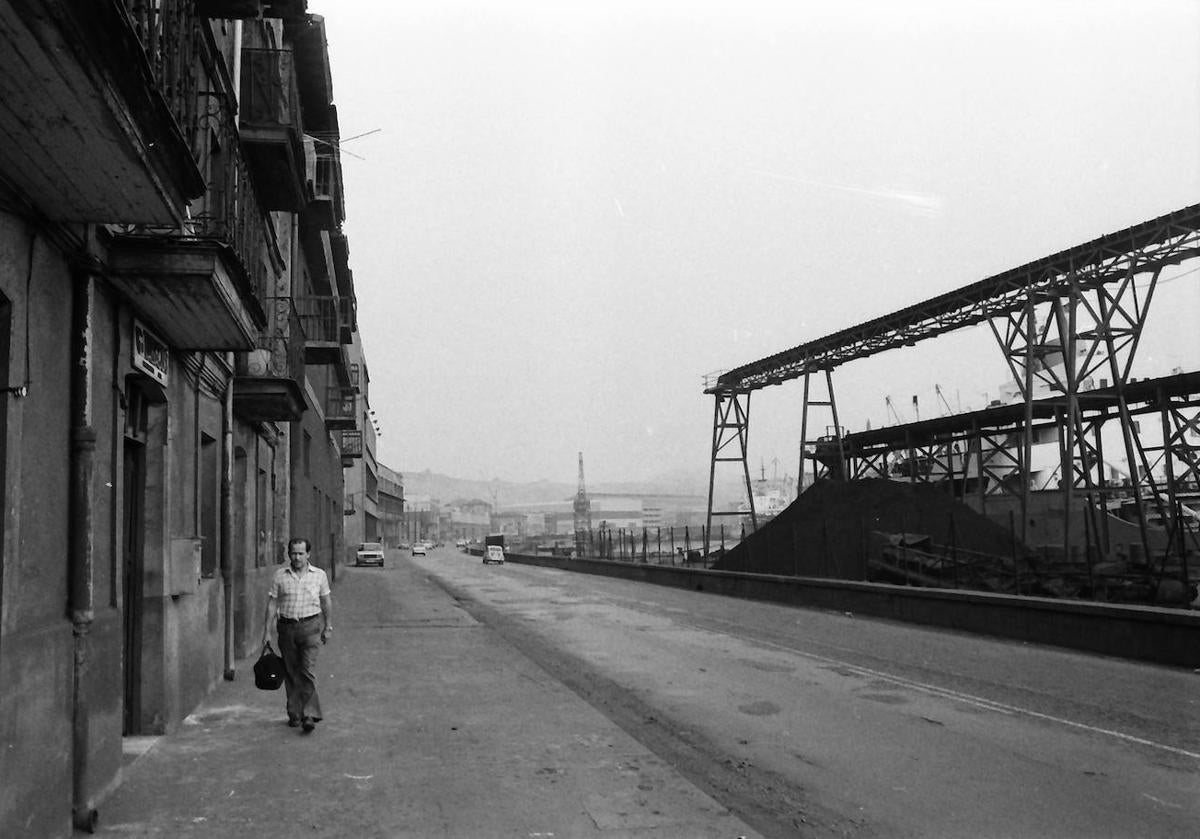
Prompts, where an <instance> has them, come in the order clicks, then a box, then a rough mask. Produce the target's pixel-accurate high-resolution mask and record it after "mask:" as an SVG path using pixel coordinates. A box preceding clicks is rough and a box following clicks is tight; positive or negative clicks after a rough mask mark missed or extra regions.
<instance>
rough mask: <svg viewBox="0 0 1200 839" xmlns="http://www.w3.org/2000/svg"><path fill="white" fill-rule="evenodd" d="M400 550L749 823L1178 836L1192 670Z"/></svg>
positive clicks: (1194, 791)
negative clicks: (411, 556) (412, 556)
mask: <svg viewBox="0 0 1200 839" xmlns="http://www.w3.org/2000/svg"><path fill="white" fill-rule="evenodd" d="M412 562H413V563H414V564H416V565H418V566H419V567H421V568H423V569H424V570H425V571H427V572H428V573H429V575H430V576H431V578H432V579H434V580H436V581H437V582H438V583H439V584H441V585H442V586H444V587H445V588H446V589H447V590H449V591H450V592H451V593H452V594H454V595H455V596H456V597H457V598H458V600H459V602H460V604H461V605H463V606H464V607H465V608H466V609H467V610H468V611H469V612H471V614H472V615H473V616H474V617H475V618H476V619H477V620H480V621H482V622H484V623H486V624H487V625H488V626H489V627H491V628H493V629H495V630H496V631H498V632H500V633H501V634H502V635H503V636H504V637H505V638H507V639H508V640H509V641H510V642H511V643H513V644H514V645H515V646H517V647H518V648H519V649H520V650H521V651H522V652H524V653H525V654H526V655H528V656H530V657H531V658H533V659H534V660H535V661H537V662H538V663H539V664H540V665H541V666H542V667H544V668H545V669H546V670H547V671H548V672H549V673H551V674H552V675H553V676H555V677H556V678H558V679H559V680H560V681H562V682H563V683H564V684H566V685H567V686H568V687H570V688H571V689H573V690H574V691H575V692H576V693H577V694H579V695H580V696H583V697H584V698H586V699H587V700H588V701H589V702H591V703H592V704H593V705H594V706H595V707H596V708H598V709H599V710H601V711H603V712H604V713H605V714H607V715H608V716H609V717H610V718H611V719H613V720H615V721H616V722H618V723H619V724H620V725H621V726H622V728H624V729H625V730H626V731H627V732H629V733H630V734H632V735H633V736H634V737H635V738H637V739H638V740H639V741H640V742H642V743H643V744H645V745H646V746H648V747H649V748H651V749H652V750H653V751H654V752H655V753H656V754H658V755H659V756H660V757H662V758H664V759H665V760H667V761H669V762H670V763H671V764H672V765H674V766H675V767H676V768H678V769H679V770H680V771H682V772H683V773H684V774H685V775H686V776H687V777H689V779H690V780H692V781H693V782H694V783H696V784H697V785H698V786H700V787H701V789H704V790H705V791H706V792H707V793H708V794H709V795H711V796H713V797H714V798H715V799H716V800H718V801H719V802H720V803H722V804H723V805H725V806H726V807H728V808H729V809H730V810H731V811H732V812H733V813H735V814H736V815H738V816H739V817H740V818H742V819H743V820H745V821H746V822H747V823H748V824H750V825H752V826H753V827H754V828H755V829H757V830H759V831H760V832H762V833H763V835H765V836H780V837H783V836H797V835H806V836H856V837H867V836H887V837H900V836H913V837H916V836H920V837H939V836H945V837H966V836H970V837H1010V836H1012V837H1016V836H1022V837H1024V836H1036V837H1126V836H1128V837H1134V836H1153V837H1170V836H1180V837H1183V836H1188V837H1191V836H1195V835H1197V825H1200V675H1198V674H1196V673H1193V672H1191V671H1186V670H1175V669H1169V668H1163V667H1155V666H1150V665H1143V664H1136V663H1131V662H1126V661H1121V660H1116V659H1107V658H1101V657H1096V656H1088V655H1082V654H1077V653H1073V652H1068V651H1062V650H1054V649H1045V648H1038V647H1032V646H1028V645H1023V644H1018V643H1012V642H1007V641H993V640H987V639H981V638H978V637H976V636H971V635H960V634H956V633H952V632H944V631H933V630H927V629H923V628H919V627H913V626H907V625H903V624H897V623H890V622H886V621H879V620H874V619H867V618H857V617H855V616H854V615H850V614H843V613H836V612H821V611H813V610H804V609H795V608H789V607H784V606H776V605H772V604H764V603H754V602H750V601H744V600H738V599H734V598H726V597H721V596H718V595H711V594H705V593H702V592H689V591H684V590H677V589H670V588H661V587H656V586H649V585H646V584H641V583H634V582H627V581H623V580H614V579H608V578H602V577H594V576H589V575H584V574H572V573H570V572H564V571H558V570H554V569H545V568H538V567H533V566H523V565H519V564H516V563H509V564H507V565H504V566H486V567H485V566H483V565H482V564H481V563H480V561H479V558H478V557H470V556H467V555H465V554H462V553H459V552H457V551H455V550H454V549H452V548H445V549H439V550H436V551H433V552H432V553H431V554H430V556H428V557H426V558H421V557H415V558H412Z"/></svg>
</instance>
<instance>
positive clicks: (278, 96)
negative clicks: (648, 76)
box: [240, 47, 301, 130]
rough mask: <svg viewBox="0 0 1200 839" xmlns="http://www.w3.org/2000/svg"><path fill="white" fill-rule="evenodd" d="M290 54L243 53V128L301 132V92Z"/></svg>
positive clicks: (248, 49)
mask: <svg viewBox="0 0 1200 839" xmlns="http://www.w3.org/2000/svg"><path fill="white" fill-rule="evenodd" d="M294 64H295V60H294V58H293V56H292V53H291V51H290V50H273V49H261V48H255V47H245V48H243V49H242V88H241V90H242V96H241V102H240V114H241V120H242V125H243V126H247V127H255V128H258V127H262V128H294V129H297V130H299V128H300V124H301V123H300V90H299V88H298V87H297V86H296V72H295V68H294Z"/></svg>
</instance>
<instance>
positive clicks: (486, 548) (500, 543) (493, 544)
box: [483, 533, 504, 565]
mask: <svg viewBox="0 0 1200 839" xmlns="http://www.w3.org/2000/svg"><path fill="white" fill-rule="evenodd" d="M491 562H494V563H496V564H497V565H503V564H504V534H503V533H493V534H491V535H490V536H484V537H483V564H484V565H487V564H488V563H491Z"/></svg>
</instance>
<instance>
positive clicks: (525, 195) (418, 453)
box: [309, 0, 1200, 482]
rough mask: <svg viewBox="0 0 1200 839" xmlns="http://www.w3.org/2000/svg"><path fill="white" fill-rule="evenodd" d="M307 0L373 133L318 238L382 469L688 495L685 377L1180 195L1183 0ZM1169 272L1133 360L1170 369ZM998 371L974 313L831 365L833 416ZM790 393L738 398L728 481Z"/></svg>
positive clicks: (693, 417) (991, 380)
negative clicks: (349, 315) (375, 424)
mask: <svg viewBox="0 0 1200 839" xmlns="http://www.w3.org/2000/svg"><path fill="white" fill-rule="evenodd" d="M309 6H310V11H313V12H316V13H318V14H323V15H325V17H326V26H327V32H328V38H329V45H330V53H331V63H332V70H333V82H334V93H335V99H336V102H337V105H338V112H339V118H340V121H341V129H342V135H343V137H347V138H349V137H353V136H355V135H359V134H365V133H366V132H376V133H372V134H369V135H368V136H363V137H361V138H359V139H356V140H349V141H347V143H346V145H345V147H344V151H345V154H344V155H343V157H342V163H343V167H344V173H345V181H346V199H347V216H348V218H347V221H346V225H345V230H346V232H347V234H348V235H349V239H350V248H351V266H352V268H353V270H354V277H355V284H356V288H357V293H358V302H359V325H360V330H361V333H362V336H363V342H364V344H365V347H366V352H367V362H368V366H369V369H370V374H371V404H372V407H373V408H374V409H375V411H376V413H377V415H378V417H379V419H380V423H381V427H382V429H383V436H382V437H381V438H380V440H379V445H378V454H379V458H380V460H382V461H383V462H384V463H386V464H387V465H389V466H391V467H393V468H398V469H401V470H402V471H409V470H421V469H425V468H429V469H433V470H434V471H437V472H443V473H447V474H451V475H455V476H458V477H463V478H474V479H478V478H487V479H491V478H492V477H499V478H501V479H505V480H515V481H529V480H537V479H539V478H546V479H550V480H562V481H567V482H571V481H574V478H575V474H576V453H577V452H579V451H582V452H583V453H584V459H585V462H586V467H587V474H588V480H589V482H604V481H616V480H636V479H647V478H653V477H655V476H658V475H661V474H663V473H674V472H683V473H689V474H691V475H693V476H701V477H702V478H703V479H704V480H706V479H707V473H708V467H709V456H710V446H711V437H712V412H713V404H712V398H711V397H708V396H705V395H704V393H703V383H702V377H703V375H704V374H706V373H709V372H712V371H718V370H724V369H728V368H731V367H734V366H737V365H739V364H743V363H746V362H748V361H753V360H755V359H758V358H761V357H763V356H766V355H769V354H771V353H774V352H778V351H780V350H783V349H786V348H789V347H792V346H795V345H797V344H799V343H802V342H804V341H808V340H811V339H814V338H819V337H821V336H823V335H826V334H828V333H830V332H833V331H835V330H837V329H841V328H843V327H846V326H850V325H853V324H855V323H858V322H861V321H863V320H866V319H868V318H870V317H873V316H876V315H880V314H885V313H887V312H889V311H892V310H894V309H897V308H900V307H902V306H905V305H909V304H911V303H914V302H917V301H919V300H922V299H925V298H927V297H930V296H932V295H935V294H939V293H941V292H944V291H948V290H950V289H953V288H957V287H959V286H963V285H966V284H968V283H971V282H975V281H977V280H979V279H982V278H984V277H986V276H990V275H992V274H995V273H997V272H1000V271H1003V270H1006V269H1008V268H1013V267H1016V266H1018V265H1021V264H1023V263H1025V262H1028V261H1030V260H1033V259H1037V258H1038V257H1041V256H1045V255H1047V254H1050V253H1052V252H1055V251H1058V250H1061V249H1063V248H1065V247H1070V246H1072V245H1075V244H1078V243H1081V242H1084V241H1087V240H1089V239H1092V238H1095V237H1097V236H1100V235H1102V234H1104V233H1108V232H1111V231H1113V230H1118V229H1121V228H1124V227H1128V226H1130V225H1132V224H1136V223H1138V222H1140V221H1143V220H1146V219H1149V218H1152V217H1154V216H1157V215H1160V214H1162V213H1166V212H1169V211H1171V210H1175V209H1178V208H1180V207H1184V206H1187V205H1189V204H1192V203H1196V202H1197V201H1200V189H1198V187H1200V46H1198V45H1200V3H1197V2H1195V0H1161V1H1160V2H1155V1H1154V0H1138V1H1137V2H1132V0H1130V2H1104V0H1080V2H1060V1H1059V0H1033V1H1032V2H1019V1H1018V0H1004V1H1003V2H972V3H962V2H909V3H902V2H889V1H888V0H880V2H857V3H830V2H819V3H806V2H801V1H799V0H798V1H797V2H788V3H785V2H757V0H738V2H702V0H689V2H655V0H637V2H596V0H587V2H575V0H546V2H504V0H488V2H483V0H475V2H448V1H444V2H405V1H404V0H387V2H384V1H383V0H337V2H333V0H310V4H309ZM351 154H353V155H356V156H351ZM1189 271H1194V266H1191V265H1187V264H1185V265H1184V266H1181V267H1179V268H1177V269H1172V274H1171V275H1172V276H1174V275H1179V276H1181V277H1182V279H1180V280H1178V281H1176V282H1172V283H1167V284H1166V285H1165V286H1163V287H1162V290H1161V296H1160V297H1158V298H1156V308H1155V310H1154V312H1153V313H1152V315H1151V318H1150V320H1151V324H1150V326H1151V333H1152V334H1151V335H1150V336H1149V337H1148V338H1147V340H1146V342H1145V345H1144V347H1143V350H1142V352H1141V357H1142V358H1143V359H1144V362H1145V364H1146V365H1150V367H1149V368H1145V367H1144V368H1143V369H1145V373H1146V374H1151V373H1153V374H1161V373H1165V372H1167V369H1169V368H1170V367H1174V366H1177V365H1178V366H1183V367H1185V368H1186V369H1189V370H1193V369H1197V368H1200V352H1198V350H1197V346H1198V341H1197V337H1196V335H1195V334H1194V333H1195V332H1196V329H1195V324H1196V322H1197V321H1196V315H1197V314H1200V291H1198V290H1197V288H1198V282H1200V274H1197V273H1187V272H1189ZM1172 300H1173V301H1174V302H1172ZM1180 307H1185V309H1184V310H1185V311H1186V312H1187V315H1188V323H1189V329H1188V330H1186V331H1185V330H1182V329H1178V328H1175V329H1172V328H1171V323H1172V318H1174V322H1178V313H1179V312H1180V311H1181V309H1180ZM1004 377H1005V367H1004V363H1003V361H1002V357H1001V355H1000V353H999V350H998V349H997V348H996V346H995V342H994V339H993V338H992V336H991V332H990V331H989V330H987V328H986V327H981V328H976V329H972V330H967V331H964V332H962V333H960V334H958V333H956V334H955V335H953V336H947V337H945V338H942V339H938V340H935V341H932V342H926V343H924V344H921V345H919V346H918V347H916V348H914V349H911V350H904V351H900V352H893V353H888V354H885V355H884V356H880V357H876V358H875V359H870V360H866V361H860V362H855V363H853V364H850V365H846V366H845V367H842V368H839V369H838V370H837V371H835V373H834V381H835V386H836V388H837V399H838V402H839V407H840V409H841V414H842V421H843V424H844V425H847V426H849V427H850V428H851V430H859V429H861V428H863V427H864V426H865V424H866V422H867V420H870V421H871V423H872V425H875V426H878V425H880V424H883V423H884V422H885V421H886V420H887V419H888V414H887V411H886V408H885V396H889V395H890V396H891V397H892V399H893V401H894V403H895V404H896V405H897V408H898V411H899V412H900V414H901V416H902V417H903V418H905V419H911V418H912V411H911V399H912V396H913V395H914V394H917V395H919V396H920V402H921V406H922V414H923V416H926V417H927V416H929V415H931V414H932V413H933V412H934V411H935V404H936V397H935V395H934V386H935V385H940V387H941V390H942V392H943V394H945V395H946V398H947V400H948V401H949V402H950V403H951V404H952V405H955V407H957V406H958V405H959V404H961V406H962V407H963V408H971V407H982V406H983V404H984V400H985V393H990V395H991V396H992V397H993V398H994V397H995V395H996V392H997V389H998V388H997V386H998V384H999V383H1000V382H1001V381H1002V380H1003V379H1004ZM801 396H802V386H801V383H800V382H798V381H797V382H792V383H789V384H787V385H783V386H781V387H776V388H770V389H768V390H767V391H760V392H758V393H756V394H755V395H754V397H753V398H752V400H751V425H750V448H751V462H752V463H753V464H754V469H755V471H756V472H757V471H758V467H759V464H760V463H761V464H765V468H766V470H767V474H768V476H770V475H771V474H772V473H773V472H775V471H776V470H778V473H779V474H780V475H782V474H784V473H785V472H786V473H787V474H790V475H794V474H795V472H796V460H797V454H798V444H799V438H800V404H801ZM775 459H778V466H776V465H775Z"/></svg>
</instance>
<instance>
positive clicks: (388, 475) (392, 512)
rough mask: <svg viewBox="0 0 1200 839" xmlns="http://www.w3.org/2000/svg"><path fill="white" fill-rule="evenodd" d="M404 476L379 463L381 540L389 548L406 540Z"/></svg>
mask: <svg viewBox="0 0 1200 839" xmlns="http://www.w3.org/2000/svg"><path fill="white" fill-rule="evenodd" d="M403 533H404V476H403V475H401V474H400V473H399V472H397V471H395V470H393V469H389V468H388V467H386V466H384V465H383V464H382V463H381V464H379V540H380V541H381V542H383V543H384V545H386V546H387V547H389V548H394V547H396V546H397V545H399V544H400V543H401V542H402V541H404V537H403Z"/></svg>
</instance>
